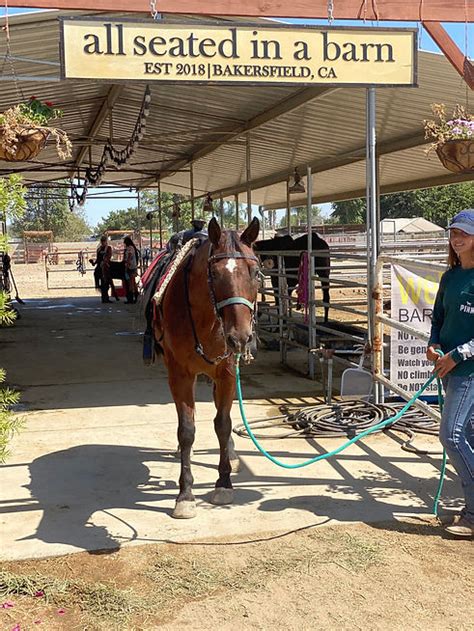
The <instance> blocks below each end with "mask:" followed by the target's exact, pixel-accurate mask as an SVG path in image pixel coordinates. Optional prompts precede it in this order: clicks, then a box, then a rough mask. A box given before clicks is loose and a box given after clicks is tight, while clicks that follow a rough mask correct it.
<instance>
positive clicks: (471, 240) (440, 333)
mask: <svg viewBox="0 0 474 631" xmlns="http://www.w3.org/2000/svg"><path fill="white" fill-rule="evenodd" d="M448 229H449V231H450V234H449V267H450V269H449V270H448V271H447V272H446V273H445V274H444V275H443V277H442V278H441V282H440V286H439V291H438V295H437V296H436V301H435V305H434V309H433V319H432V327H431V336H430V341H429V346H428V351H427V358H428V359H429V360H431V361H434V362H435V371H436V373H437V374H438V376H439V377H441V378H442V379H443V384H444V387H445V390H446V396H445V405H444V410H443V415H442V418H441V429H440V440H441V442H442V444H443V446H444V448H445V449H446V452H447V454H448V456H449V459H450V461H451V464H452V465H453V467H454V468H455V469H456V472H457V474H458V475H459V477H460V479H461V483H462V487H463V491H464V496H465V500H466V505H465V507H464V509H463V510H462V511H461V514H460V515H458V516H457V517H456V519H455V521H454V523H453V524H451V525H449V526H448V527H447V530H448V532H450V533H451V534H453V535H455V536H460V537H471V536H473V535H474V394H473V392H474V337H473V332H474V209H470V210H463V211H462V212H460V213H458V214H457V215H456V216H455V217H454V219H453V220H452V222H451V224H450V225H449V227H448ZM438 349H441V350H442V351H443V353H445V355H444V356H443V357H440V356H439V355H438V354H437V352H436V351H437V350H438Z"/></svg>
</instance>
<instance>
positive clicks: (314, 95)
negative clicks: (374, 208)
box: [146, 86, 341, 186]
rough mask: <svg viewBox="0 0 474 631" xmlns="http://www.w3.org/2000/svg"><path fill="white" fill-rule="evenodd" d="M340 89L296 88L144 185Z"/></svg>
mask: <svg viewBox="0 0 474 631" xmlns="http://www.w3.org/2000/svg"><path fill="white" fill-rule="evenodd" d="M340 89H341V88H340V87H330V88H322V87H320V86H319V87H314V88H313V87H311V88H304V89H302V90H298V91H297V92H295V93H294V94H292V95H290V96H289V97H287V98H285V99H283V100H282V101H280V102H279V103H277V104H276V105H274V106H272V107H270V108H269V109H267V110H265V111H263V112H260V114H257V115H256V116H254V118H251V119H250V120H248V121H246V122H245V123H241V124H239V125H237V126H236V127H235V128H234V129H233V130H232V131H229V132H227V133H226V134H224V135H223V137H222V138H220V141H219V143H218V144H217V145H216V143H215V141H214V140H212V141H210V143H209V145H208V146H205V147H203V148H201V149H198V150H196V151H194V152H193V153H192V155H190V156H189V157H187V158H183V159H181V160H176V161H175V162H172V163H171V164H170V165H168V166H167V167H166V169H163V170H162V171H160V172H157V174H156V178H155V180H151V181H150V182H146V185H147V186H149V185H151V184H153V183H154V181H156V180H157V179H160V177H162V175H163V173H164V174H166V175H165V176H166V177H169V176H170V175H172V174H173V173H175V172H176V171H177V170H179V169H182V168H183V167H184V166H188V165H189V164H191V162H196V160H199V159H201V158H204V157H205V156H207V155H209V154H210V153H213V152H214V151H217V150H218V149H219V148H220V147H222V146H224V145H225V144H226V143H228V142H229V141H231V140H236V139H237V138H239V137H240V136H242V134H245V133H247V132H250V131H252V130H254V129H257V128H258V127H261V126H262V125H265V123H268V122H269V121H271V120H274V119H275V118H278V117H279V116H283V115H284V114H288V113H290V112H292V111H294V110H295V109H297V108H298V107H301V106H302V105H306V104H307V103H308V102H309V101H313V100H315V99H318V98H322V97H324V96H329V95H330V94H333V93H334V92H336V91H337V90H340Z"/></svg>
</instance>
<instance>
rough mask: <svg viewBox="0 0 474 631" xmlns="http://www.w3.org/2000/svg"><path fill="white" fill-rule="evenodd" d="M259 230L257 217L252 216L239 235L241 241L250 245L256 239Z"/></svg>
mask: <svg viewBox="0 0 474 631" xmlns="http://www.w3.org/2000/svg"><path fill="white" fill-rule="evenodd" d="M259 231H260V222H259V220H258V219H257V217H254V218H253V219H252V221H251V222H250V223H249V225H248V226H247V227H246V228H245V230H244V231H243V232H242V234H241V235H240V240H241V241H242V243H245V245H248V246H249V247H250V246H251V245H252V243H253V242H254V241H256V240H257V237H258V233H259Z"/></svg>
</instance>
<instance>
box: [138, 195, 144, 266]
mask: <svg viewBox="0 0 474 631" xmlns="http://www.w3.org/2000/svg"><path fill="white" fill-rule="evenodd" d="M137 229H138V248H139V250H140V261H137V263H138V266H139V268H140V269H142V253H143V244H142V225H141V205H140V191H139V190H138V188H137Z"/></svg>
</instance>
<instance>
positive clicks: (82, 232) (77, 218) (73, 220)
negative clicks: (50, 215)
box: [56, 208, 92, 241]
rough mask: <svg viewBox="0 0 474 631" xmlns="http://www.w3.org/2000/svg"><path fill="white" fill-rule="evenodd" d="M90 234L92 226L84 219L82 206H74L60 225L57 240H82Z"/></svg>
mask: <svg viewBox="0 0 474 631" xmlns="http://www.w3.org/2000/svg"><path fill="white" fill-rule="evenodd" d="M91 234H92V228H91V227H90V226H89V224H88V223H87V220H86V214H85V210H84V208H75V209H74V212H69V213H68V214H67V216H66V221H65V223H64V225H63V226H62V227H61V229H60V231H59V233H58V235H57V236H56V240H57V241H84V239H86V238H87V237H89V236H90V235H91Z"/></svg>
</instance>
